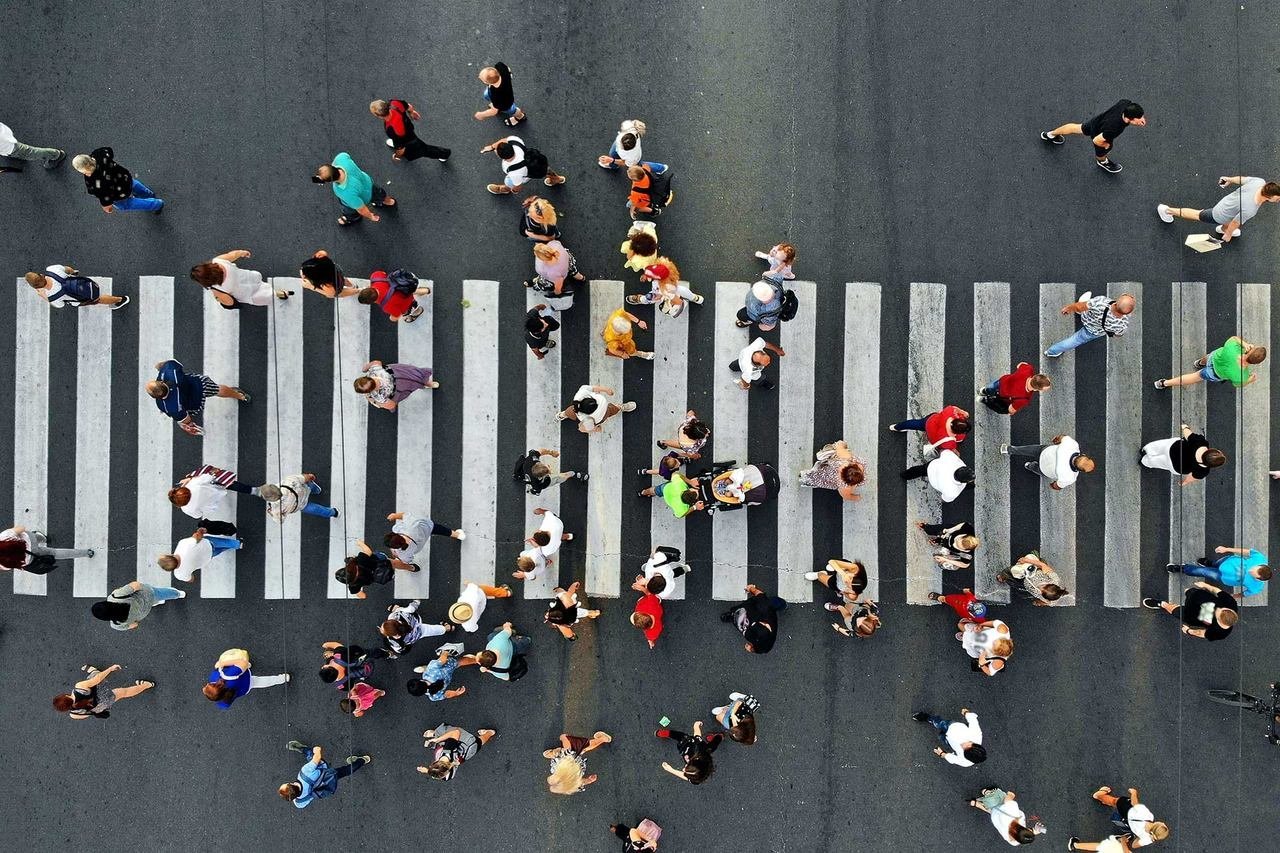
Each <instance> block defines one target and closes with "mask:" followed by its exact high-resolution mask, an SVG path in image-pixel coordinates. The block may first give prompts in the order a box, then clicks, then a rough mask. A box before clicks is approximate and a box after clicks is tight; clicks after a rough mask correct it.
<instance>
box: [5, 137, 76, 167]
mask: <svg viewBox="0 0 1280 853" xmlns="http://www.w3.org/2000/svg"><path fill="white" fill-rule="evenodd" d="M8 156H9V157H12V158H13V159H14V160H27V161H35V160H44V161H45V164H46V165H48V164H49V163H52V162H55V161H57V160H60V159H61V158H62V157H64V156H65V152H64V151H62V150H61V149H58V148H41V147H40V146H38V145H27V144H26V143H25V142H14V143H13V150H12V151H10V152H9V154H8Z"/></svg>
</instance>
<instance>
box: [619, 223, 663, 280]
mask: <svg viewBox="0 0 1280 853" xmlns="http://www.w3.org/2000/svg"><path fill="white" fill-rule="evenodd" d="M618 251H620V252H621V253H622V255H623V257H625V258H626V260H625V261H623V263H622V266H623V267H625V268H626V269H629V270H631V271H632V272H643V271H644V269H645V268H646V267H649V266H652V265H653V264H656V263H657V262H658V226H657V225H654V224H653V223H652V222H647V221H645V220H642V219H637V220H636V221H635V222H632V223H631V230H630V231H628V232H627V239H626V240H623V241H622V247H621V248H620V249H619V250H618Z"/></svg>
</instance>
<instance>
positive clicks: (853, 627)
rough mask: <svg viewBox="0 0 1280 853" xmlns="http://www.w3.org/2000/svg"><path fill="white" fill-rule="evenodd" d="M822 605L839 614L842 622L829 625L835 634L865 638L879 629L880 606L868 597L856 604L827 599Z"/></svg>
mask: <svg viewBox="0 0 1280 853" xmlns="http://www.w3.org/2000/svg"><path fill="white" fill-rule="evenodd" d="M822 606H823V607H825V608H826V609H827V610H830V611H831V612H833V613H839V614H840V620H841V621H842V622H843V623H844V624H843V625H841V624H840V623H839V622H832V623H831V627H832V628H833V629H834V630H835V632H836V633H837V634H842V635H843V636H846V637H857V638H858V639H860V640H865V639H866V638H867V637H870V636H871V635H872V634H874V633H875V632H876V631H878V630H880V608H879V607H878V606H877V605H876V603H875V602H874V601H872V600H871V599H869V598H868V599H865V600H863V601H859V602H858V603H857V605H849V604H846V603H844V602H840V603H838V604H837V603H835V602H832V601H828V602H827V603H826V604H824V605H822Z"/></svg>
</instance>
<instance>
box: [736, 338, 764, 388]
mask: <svg viewBox="0 0 1280 853" xmlns="http://www.w3.org/2000/svg"><path fill="white" fill-rule="evenodd" d="M758 352H764V338H756V339H755V340H754V341H752V342H751V343H749V344H747V345H746V346H745V347H743V348H742V352H740V353H738V370H739V371H740V372H741V373H742V378H743V379H744V380H745V381H747V382H755V381H756V380H757V379H759V378H760V377H761V376H763V375H764V368H763V367H761V366H760V365H758V364H752V363H751V356H753V355H755V354H756V353H758Z"/></svg>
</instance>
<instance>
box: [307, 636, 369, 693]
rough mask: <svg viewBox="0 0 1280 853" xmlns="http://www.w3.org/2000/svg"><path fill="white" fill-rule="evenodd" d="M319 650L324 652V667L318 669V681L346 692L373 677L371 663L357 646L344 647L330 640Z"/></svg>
mask: <svg viewBox="0 0 1280 853" xmlns="http://www.w3.org/2000/svg"><path fill="white" fill-rule="evenodd" d="M320 648H322V649H323V650H324V652H323V654H324V666H322V667H320V680H321V681H323V682H324V683H325V684H336V685H337V687H338V689H339V690H343V691H347V690H350V689H351V688H353V687H355V686H356V685H357V684H360V683H361V682H363V681H364V680H365V679H366V678H368V677H369V676H370V675H373V661H371V660H368V653H366V652H365V650H364V649H362V648H360V647H359V646H344V645H342V644H341V643H337V642H334V641H332V640H330V641H329V642H327V643H325V644H324V645H322V646H321V647H320Z"/></svg>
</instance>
